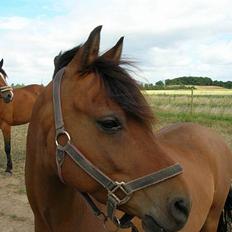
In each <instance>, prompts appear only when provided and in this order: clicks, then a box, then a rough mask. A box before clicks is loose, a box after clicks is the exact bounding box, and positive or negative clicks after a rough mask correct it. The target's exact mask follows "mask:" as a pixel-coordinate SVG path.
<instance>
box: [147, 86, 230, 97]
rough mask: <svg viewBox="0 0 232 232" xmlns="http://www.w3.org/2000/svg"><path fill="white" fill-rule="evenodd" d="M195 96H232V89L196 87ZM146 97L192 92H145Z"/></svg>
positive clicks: (188, 91)
mask: <svg viewBox="0 0 232 232" xmlns="http://www.w3.org/2000/svg"><path fill="white" fill-rule="evenodd" d="M195 88H196V89H194V90H193V92H194V95H207V96H209V95H219V96H225V95H229V96H230V95H231V96H232V89H225V88H221V87H218V86H195ZM144 93H145V94H146V95H191V90H188V89H186V90H181V89H180V90H144Z"/></svg>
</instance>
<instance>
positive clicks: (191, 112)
mask: <svg viewBox="0 0 232 232" xmlns="http://www.w3.org/2000/svg"><path fill="white" fill-rule="evenodd" d="M193 89H194V87H193V86H192V87H191V111H190V114H191V116H192V115H193Z"/></svg>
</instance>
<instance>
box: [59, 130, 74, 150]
mask: <svg viewBox="0 0 232 232" xmlns="http://www.w3.org/2000/svg"><path fill="white" fill-rule="evenodd" d="M61 135H65V136H66V138H67V141H66V143H65V144H64V145H63V144H60V143H59V141H58V139H59V137H60V136H61ZM70 141H71V137H70V135H69V133H68V132H67V131H66V130H64V129H58V130H57V132H56V137H55V143H56V147H57V149H58V150H61V151H65V150H66V147H67V145H68V144H70Z"/></svg>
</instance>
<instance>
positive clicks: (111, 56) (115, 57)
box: [102, 37, 124, 64]
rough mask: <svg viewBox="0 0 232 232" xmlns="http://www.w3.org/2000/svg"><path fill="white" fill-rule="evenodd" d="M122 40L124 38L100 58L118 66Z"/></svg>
mask: <svg viewBox="0 0 232 232" xmlns="http://www.w3.org/2000/svg"><path fill="white" fill-rule="evenodd" d="M123 39H124V37H121V38H120V39H119V41H118V42H117V43H116V45H115V46H114V47H112V48H111V49H110V50H108V51H107V52H106V53H104V54H103V55H102V57H103V58H104V59H106V60H112V61H113V62H115V63H116V64H119V61H120V59H121V55H122V47H123Z"/></svg>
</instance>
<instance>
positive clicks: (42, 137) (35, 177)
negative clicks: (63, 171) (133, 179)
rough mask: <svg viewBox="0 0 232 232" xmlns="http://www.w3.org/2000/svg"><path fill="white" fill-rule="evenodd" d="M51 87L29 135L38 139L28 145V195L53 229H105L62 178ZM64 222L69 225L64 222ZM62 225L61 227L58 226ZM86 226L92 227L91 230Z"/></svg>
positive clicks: (42, 98)
mask: <svg viewBox="0 0 232 232" xmlns="http://www.w3.org/2000/svg"><path fill="white" fill-rule="evenodd" d="M51 88H52V86H51V84H50V85H49V86H48V87H47V88H46V90H45V91H44V92H43V93H42V95H41V96H40V97H39V99H38V101H37V102H36V104H35V110H34V113H33V115H32V121H31V124H30V126H29V133H28V137H32V136H33V138H34V142H35V141H36V143H34V142H33V141H32V142H30V143H28V144H27V153H28V154H27V160H26V182H27V186H30V188H29V190H28V196H29V199H30V198H31V199H33V200H32V201H31V205H32V208H33V211H34V214H35V217H38V218H42V219H41V221H43V224H44V225H45V227H46V225H49V228H53V230H52V231H65V229H67V228H65V226H67V225H68V226H69V227H73V228H74V229H73V230H71V228H70V231H79V232H88V231H92V228H95V227H96V232H98V231H99V232H100V231H103V229H102V225H100V224H99V222H97V219H96V218H95V217H94V215H93V213H92V212H91V210H90V209H89V207H88V206H87V205H86V203H85V201H84V200H83V198H82V196H81V195H80V193H79V192H78V191H77V190H75V189H73V188H71V187H69V186H67V185H65V184H63V183H61V181H60V180H59V178H58V174H57V168H56V163H55V152H56V148H55V145H54V141H53V139H54V131H55V130H54V118H53V110H52V106H53V105H52V93H51ZM48 118H49V119H50V120H48ZM30 141H31V140H30ZM45 144H47V146H45ZM51 157H52V158H51ZM64 221H65V222H67V224H66V225H61V223H62V222H64ZM58 225H59V229H58V228H56V227H57V226H58ZM62 226H64V228H63V229H64V230H62V229H61V227H62ZM86 226H87V227H88V226H89V229H88V230H87V229H86ZM49 231H50V230H49Z"/></svg>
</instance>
